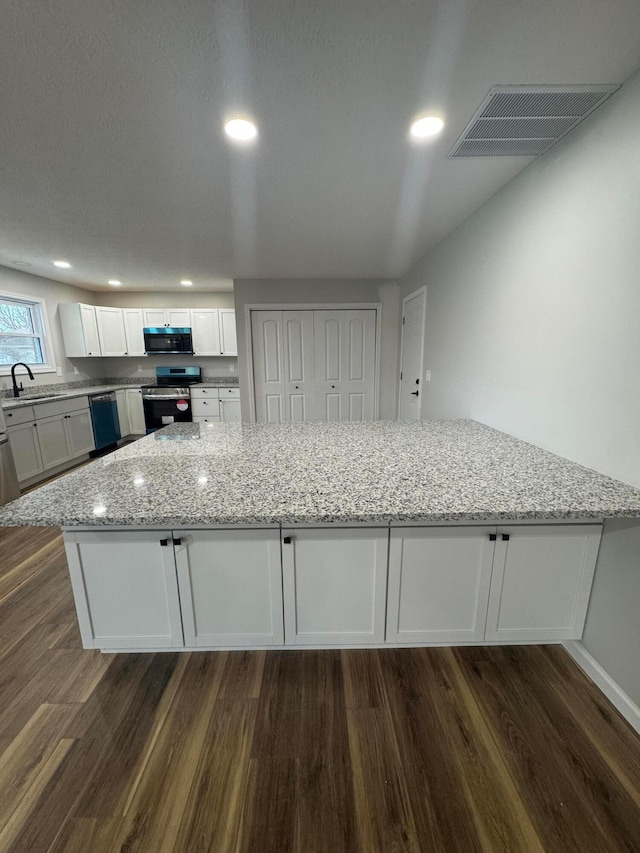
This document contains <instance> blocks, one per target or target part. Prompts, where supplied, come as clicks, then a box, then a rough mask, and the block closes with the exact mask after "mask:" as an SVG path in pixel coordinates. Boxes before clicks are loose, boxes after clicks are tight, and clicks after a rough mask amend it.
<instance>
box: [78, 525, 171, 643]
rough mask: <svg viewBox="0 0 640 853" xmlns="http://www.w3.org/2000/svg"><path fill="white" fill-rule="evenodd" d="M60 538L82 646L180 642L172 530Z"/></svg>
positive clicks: (92, 533)
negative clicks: (71, 587) (64, 549)
mask: <svg viewBox="0 0 640 853" xmlns="http://www.w3.org/2000/svg"><path fill="white" fill-rule="evenodd" d="M64 541H65V548H66V551H67V561H68V563H69V573H70V575H71V584H72V586H73V595H74V599H75V603H76V610H77V612H78V622H79V625H80V633H81V635H82V644H83V646H84V647H85V648H101V649H144V648H172V647H180V646H184V640H183V636H182V621H181V618H180V602H179V597H178V586H177V579H176V569H175V560H174V553H173V546H172V536H171V533H170V532H167V531H159V530H155V531H135V532H132V533H125V532H118V533H111V532H105V533H98V532H90V533H65V537H64ZM163 543H164V544H163Z"/></svg>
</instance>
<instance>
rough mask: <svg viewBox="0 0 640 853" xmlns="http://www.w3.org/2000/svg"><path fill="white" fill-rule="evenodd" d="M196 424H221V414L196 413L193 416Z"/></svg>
mask: <svg viewBox="0 0 640 853" xmlns="http://www.w3.org/2000/svg"><path fill="white" fill-rule="evenodd" d="M193 422H194V424H206V423H212V424H219V423H220V415H194V416H193Z"/></svg>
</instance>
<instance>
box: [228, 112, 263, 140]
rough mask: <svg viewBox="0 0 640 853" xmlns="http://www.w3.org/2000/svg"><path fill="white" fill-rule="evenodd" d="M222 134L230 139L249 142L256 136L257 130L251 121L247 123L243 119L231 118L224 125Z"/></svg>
mask: <svg viewBox="0 0 640 853" xmlns="http://www.w3.org/2000/svg"><path fill="white" fill-rule="evenodd" d="M224 132H225V133H226V134H227V136H228V137H230V138H231V139H235V140H237V141H239V142H249V141H250V140H251V139H255V138H256V136H257V135H258V128H257V127H256V126H255V124H254V123H253V122H252V121H247V119H245V118H232V119H230V121H228V122H226V123H225V126H224Z"/></svg>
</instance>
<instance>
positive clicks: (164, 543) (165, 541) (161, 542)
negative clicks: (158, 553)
mask: <svg viewBox="0 0 640 853" xmlns="http://www.w3.org/2000/svg"><path fill="white" fill-rule="evenodd" d="M160 544H161V545H162V547H163V548H166V547H167V545H168V544H169V540H168V539H161V540H160Z"/></svg>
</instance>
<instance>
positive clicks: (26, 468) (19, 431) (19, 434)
mask: <svg viewBox="0 0 640 853" xmlns="http://www.w3.org/2000/svg"><path fill="white" fill-rule="evenodd" d="M7 433H8V435H9V444H10V445H11V453H12V454H13V461H14V462H15V465H16V473H17V475H18V481H19V482H20V483H22V482H24V481H25V480H30V479H31V477H35V476H37V475H38V474H41V473H42V472H43V471H44V465H43V464H42V455H41V454H40V442H39V441H38V428H37V427H36V424H35V421H30V422H29V423H21V424H17V425H16V426H10V427H8V428H7Z"/></svg>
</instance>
